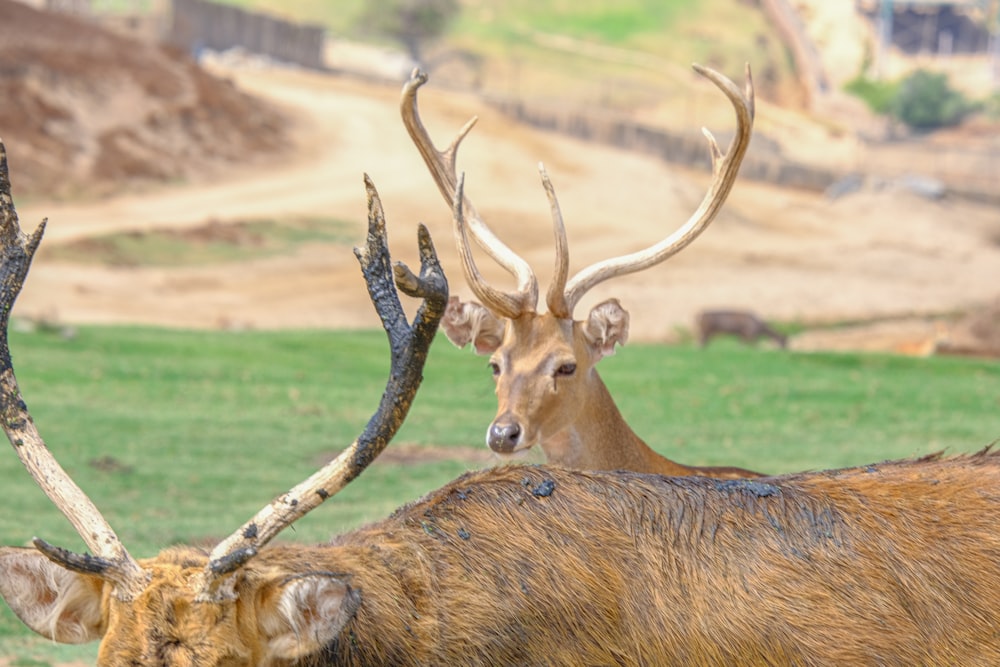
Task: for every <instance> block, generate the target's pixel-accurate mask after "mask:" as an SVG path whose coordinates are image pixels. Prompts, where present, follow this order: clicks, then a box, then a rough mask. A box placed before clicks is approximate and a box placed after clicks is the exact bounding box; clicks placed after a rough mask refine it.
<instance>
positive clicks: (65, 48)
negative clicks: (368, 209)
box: [0, 0, 286, 197]
mask: <svg viewBox="0 0 1000 667" xmlns="http://www.w3.org/2000/svg"><path fill="white" fill-rule="evenodd" d="M0 17H2V18H0V63H3V66H2V67H0V99H2V100H3V104H2V105H0V137H3V138H4V139H5V140H6V141H7V143H8V146H7V148H8V152H9V154H10V158H11V160H13V161H14V163H15V164H16V165H17V166H16V167H15V169H16V174H15V177H16V178H17V182H18V187H19V191H20V192H21V193H27V194H44V195H45V196H48V197H54V196H68V195H73V196H80V195H84V196H93V195H100V194H104V193H107V192H111V191H121V190H122V189H125V188H129V187H134V186H136V185H141V184H145V183H149V182H154V181H158V182H162V181H165V180H191V179H196V178H202V177H207V176H211V175H215V174H218V173H219V172H220V171H221V170H223V169H225V168H227V167H229V166H231V165H232V164H233V163H235V162H242V161H245V160H247V159H248V158H251V157H254V156H258V157H259V156H261V155H263V154H273V153H275V152H280V151H281V150H283V149H284V148H286V143H285V132H284V127H283V126H284V119H283V117H282V115H281V114H280V113H279V112H278V111H277V110H276V109H275V108H274V107H272V106H271V105H268V104H263V103H261V102H260V101H259V100H255V99H252V98H250V97H249V96H247V95H246V94H244V93H242V92H240V91H239V90H237V89H236V88H235V87H234V86H232V85H231V84H229V83H228V82H226V81H224V80H222V79H217V78H215V77H212V76H210V75H208V74H207V73H206V72H205V71H204V70H202V69H201V68H199V67H197V66H196V65H195V63H194V62H193V61H192V60H191V59H190V58H188V57H187V56H186V55H184V54H182V53H178V52H174V51H171V50H169V49H165V48H161V47H157V46H155V45H152V44H147V43H143V42H139V41H136V40H133V39H129V38H127V37H123V36H120V35H118V34H115V33H113V32H110V31H107V30H103V29H101V28H99V27H97V26H96V25H94V24H93V23H89V22H86V21H83V20H80V19H77V18H75V17H72V16H69V15H65V14H57V13H52V12H42V11H38V10H35V9H33V8H31V7H28V6H27V5H25V4H23V3H20V2H15V1H14V0H0Z"/></svg>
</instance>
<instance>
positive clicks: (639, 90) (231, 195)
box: [0, 0, 1000, 353]
mask: <svg viewBox="0 0 1000 667" xmlns="http://www.w3.org/2000/svg"><path fill="white" fill-rule="evenodd" d="M998 4H1000V3H998V1H997V0H953V1H950V2H948V1H943V0H925V1H912V2H910V1H902V0H895V1H892V0H857V1H854V0H839V1H838V2H828V1H825V0H704V1H697V2H696V1H695V0H671V1H664V0H659V1H656V2H653V1H641V0H636V1H631V2H616V3H604V2H573V3H568V2H561V1H559V0H552V1H545V0H532V1H531V2H520V1H518V2H492V1H490V0H393V1H386V2H362V1H360V0H357V1H349V2H338V3H326V2H315V1H312V0H281V1H280V2H279V1H278V0H273V1H272V0H245V1H243V2H238V3H237V2H233V3H212V2H204V1H203V0H171V1H170V2H166V1H163V0H147V1H141V2H140V1H132V2H130V1H127V0H47V1H45V2H34V1H33V2H23V3H22V2H18V1H16V0H0V62H3V63H4V65H3V67H2V68H0V89H2V91H3V92H2V95H3V99H4V104H3V105H2V106H0V137H2V138H3V139H4V140H5V142H6V145H7V150H8V153H9V157H10V163H11V171H12V178H13V182H14V194H15V197H16V198H19V201H20V204H19V207H20V212H21V215H22V218H23V219H24V220H25V222H26V223H29V224H33V222H34V221H36V220H39V219H41V218H42V217H48V218H49V219H50V228H49V232H48V241H47V243H46V244H45V245H44V246H43V250H42V252H41V254H40V256H39V259H38V262H37V266H36V268H35V269H34V270H33V274H32V280H31V281H29V284H28V286H27V288H26V291H25V294H24V296H23V297H22V299H21V301H19V303H18V308H19V313H20V314H21V315H22V316H23V317H24V318H27V319H34V320H38V321H45V322H54V323H65V324H67V325H71V324H74V323H117V322H137V323H149V324H160V325H168V326H180V327H210V328H275V327H288V326H291V327H303V326H305V327H311V326H323V327H368V326H375V325H376V320H375V319H374V316H373V314H372V313H371V312H370V310H371V309H370V305H369V304H368V299H367V295H366V293H365V291H364V288H363V285H362V284H361V281H360V280H358V278H357V275H356V271H357V269H356V267H355V265H354V259H353V257H351V256H350V253H349V252H348V251H347V249H346V248H347V247H349V246H351V245H354V244H355V243H356V242H357V241H358V240H359V239H360V238H361V237H360V235H361V232H362V230H363V225H364V220H365V208H364V198H363V190H362V187H361V175H362V173H363V172H368V173H370V174H371V176H372V177H373V179H374V180H375V183H376V185H377V186H378V187H379V188H380V189H381V191H382V194H383V200H384V203H385V205H386V209H387V214H388V218H389V223H390V229H391V234H392V240H393V243H394V247H395V246H397V245H398V246H399V253H401V254H402V255H403V256H404V258H405V253H406V252H407V251H408V250H407V249H409V248H411V247H412V244H411V242H410V236H411V235H412V230H413V227H414V225H415V224H416V223H417V222H418V221H423V222H426V223H428V224H429V225H430V227H431V231H432V233H433V234H434V235H435V237H436V238H437V239H438V245H439V247H440V250H441V253H442V255H443V256H444V261H445V267H446V269H447V270H449V272H450V275H451V276H452V278H453V282H454V283H455V284H456V287H457V288H458V289H457V290H456V291H458V292H462V290H463V289H464V285H461V283H460V280H459V279H460V273H459V271H458V264H457V261H456V258H455V255H454V252H453V249H452V247H451V246H452V243H451V240H450V215H449V210H448V208H447V207H446V206H445V204H444V202H443V201H442V200H441V199H440V198H439V195H438V194H437V192H436V189H435V187H434V185H433V183H432V181H431V179H430V178H429V176H428V175H427V173H426V170H425V168H424V166H423V164H422V162H421V161H420V159H419V157H418V155H417V152H416V150H415V149H414V148H413V146H412V145H411V143H410V141H409V139H408V137H407V135H406V133H405V131H404V130H403V126H402V123H401V122H400V120H399V114H398V97H399V90H400V87H401V84H402V83H403V82H404V81H405V80H406V78H407V77H408V75H409V72H410V71H411V69H412V68H413V67H415V66H419V67H421V68H423V69H425V70H426V71H428V72H429V75H430V83H429V84H428V85H427V86H425V87H424V88H423V89H422V90H421V94H420V95H421V97H420V100H421V110H422V111H423V117H424V120H425V123H426V124H427V126H428V127H429V129H430V131H431V134H432V135H433V137H434V139H435V141H436V142H437V144H438V146H441V147H443V146H446V145H447V144H448V143H449V142H450V141H451V139H452V137H453V136H454V134H455V133H456V132H457V130H458V129H459V128H460V127H461V125H462V124H463V123H464V122H465V121H466V120H467V119H468V118H470V117H472V116H479V119H480V120H479V123H478V125H477V127H476V128H475V129H474V130H473V131H472V134H471V136H470V137H469V138H468V139H467V140H466V141H465V143H464V145H463V149H462V151H461V152H460V154H459V161H458V169H459V171H460V172H461V171H464V172H466V173H467V189H468V192H469V193H470V194H471V196H472V199H473V201H474V202H476V204H477V207H478V208H479V210H480V212H481V213H482V214H483V217H484V218H485V219H486V221H487V222H488V223H489V224H491V225H492V227H493V228H494V230H495V231H496V232H497V233H498V234H499V235H500V236H501V238H503V239H504V240H505V241H507V243H508V244H509V245H511V246H512V247H513V248H514V249H515V250H516V251H518V252H519V253H521V254H522V255H524V256H525V257H526V258H527V259H528V260H529V262H531V264H532V266H533V267H535V271H536V273H537V274H538V275H539V277H540V279H541V280H542V281H543V284H544V281H545V280H547V277H548V274H549V272H550V268H549V267H550V266H551V263H552V244H551V231H550V222H549V216H548V207H547V205H546V202H545V199H544V194H543V191H542V189H541V187H540V185H539V183H538V176H537V171H536V164H537V163H538V162H539V161H541V162H544V163H545V164H546V166H547V168H548V171H549V173H550V175H551V176H552V178H553V181H554V183H555V186H556V190H557V192H558V194H559V196H560V202H561V204H562V208H563V213H564V217H565V220H566V225H567V228H568V233H569V241H570V253H571V262H572V266H571V269H572V270H575V269H578V268H580V267H582V266H584V265H585V264H589V263H591V262H594V261H598V260H600V259H604V258H605V257H608V256H612V255H619V254H624V253H626V252H631V251H633V250H636V249H638V248H641V247H643V246H645V245H648V244H651V243H654V242H656V241H657V240H659V239H661V238H662V237H664V236H665V235H666V234H668V233H669V232H671V231H673V229H675V228H676V227H677V226H679V225H680V224H681V223H682V222H683V221H684V220H686V219H687V217H688V216H689V215H690V214H691V213H692V212H693V211H694V209H695V208H696V207H697V205H698V202H699V201H700V199H701V197H702V195H703V193H704V191H705V188H706V187H707V184H708V175H707V174H708V171H707V169H708V166H707V165H708V157H709V152H708V147H707V144H706V142H705V140H704V138H703V137H702V136H701V134H700V129H701V127H702V126H705V127H707V128H709V129H710V130H711V131H712V132H713V133H714V134H715V135H716V136H717V138H718V139H719V142H720V144H721V145H725V144H726V143H727V142H728V141H729V138H730V137H731V135H732V128H733V114H732V109H731V108H730V106H729V103H728V102H727V101H726V99H725V98H724V97H723V96H722V95H721V94H720V93H719V92H718V91H717V90H716V89H715V88H714V87H713V86H711V84H709V83H707V82H705V81H703V80H701V79H700V77H698V76H697V75H696V74H695V73H694V72H693V71H692V70H691V69H690V67H689V65H690V63H692V62H698V63H701V64H704V65H708V66H710V67H713V68H715V69H717V70H719V71H720V72H722V73H724V74H725V75H727V76H728V77H730V78H732V79H733V80H735V81H737V82H739V81H740V80H741V79H742V77H743V68H744V64H745V63H749V64H750V66H751V67H752V70H753V76H754V84H755V89H756V93H757V117H756V124H755V129H754V139H753V144H752V146H751V148H750V151H749V153H748V155H747V157H746V160H745V162H744V165H743V167H742V171H741V177H740V180H739V182H738V183H737V185H736V187H735V188H734V191H733V193H732V195H731V196H730V198H729V202H728V204H727V206H726V207H725V209H724V210H723V212H722V214H721V215H720V216H719V218H718V220H717V222H715V223H714V226H713V228H711V229H710V230H709V231H708V232H706V233H705V234H704V236H703V237H702V238H701V239H699V241H697V242H696V243H695V244H694V245H693V246H692V247H691V248H689V249H687V250H686V251H685V252H683V253H681V254H680V255H679V256H678V257H676V258H674V259H672V260H671V261H670V262H668V264H667V265H666V266H661V267H658V268H656V269H651V270H648V271H646V272H644V273H641V274H638V275H635V276H630V277H626V278H621V279H618V280H615V281H611V283H610V284H608V285H602V286H601V287H599V288H598V289H596V290H594V292H593V294H590V295H588V298H589V299H590V301H591V302H596V301H597V300H600V299H603V298H606V297H608V296H618V297H620V298H621V299H622V300H623V302H624V303H625V305H626V307H627V308H629V309H630V310H631V311H632V312H633V324H632V327H633V337H634V338H638V339H641V340H648V341H670V340H673V339H676V338H677V337H678V336H683V335H685V331H687V330H689V329H690V327H691V322H692V318H693V317H694V314H695V313H696V312H697V311H698V310H700V309H702V308H709V307H723V306H724V307H739V308H746V309H751V310H753V311H755V312H757V313H758V314H760V315H761V316H763V317H766V318H768V319H777V320H781V321H785V322H795V323H796V324H797V326H798V327H799V329H800V331H799V332H798V335H796V336H794V338H793V340H792V346H793V347H799V348H802V349H819V348H838V347H846V348H859V347H860V348H864V349H869V348H870V349H889V350H893V349H895V350H897V351H904V352H906V351H911V352H912V351H916V352H917V353H924V352H926V351H928V350H931V349H934V348H935V347H937V348H941V347H942V345H941V343H942V342H945V343H946V344H947V345H950V346H951V347H952V348H961V349H966V348H969V347H970V346H978V348H979V349H980V350H987V349H989V350H994V351H995V349H997V348H998V347H1000V343H998V336H1000V334H997V321H998V320H1000V316H998V315H997V312H996V311H997V308H998V306H997V301H996V300H997V297H998V293H1000V288H998V285H1000V261H998V260H1000V185H998V179H1000V131H998V129H1000V92H998V91H1000V39H998V25H1000V23H998V21H1000V18H998ZM402 241H405V242H406V243H405V245H403V244H402ZM340 248H344V249H340ZM484 264H485V263H484ZM484 270H485V271H486V272H487V274H488V275H489V276H491V277H495V278H496V280H497V281H498V282H501V283H503V281H504V280H505V277H504V276H503V275H502V274H495V273H493V269H492V267H490V266H489V265H488V264H485V266H484ZM586 306H587V304H586V303H585V304H583V305H582V306H581V311H580V312H584V311H583V310H582V308H584V307H586ZM578 316H579V314H578ZM834 324H835V325H837V326H831V325H834ZM845 325H849V326H845Z"/></svg>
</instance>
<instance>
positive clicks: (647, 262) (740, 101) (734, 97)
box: [564, 63, 754, 317]
mask: <svg viewBox="0 0 1000 667" xmlns="http://www.w3.org/2000/svg"><path fill="white" fill-rule="evenodd" d="M693 67H694V71H696V72H698V74H701V75H702V76H703V77H705V78H706V79H708V80H709V81H711V82H712V83H714V84H715V85H716V87H717V88H718V89H719V90H721V91H722V92H723V93H724V94H725V96H726V97H728V98H729V101H730V102H731V103H732V105H733V108H734V109H735V111H736V132H735V134H734V135H733V139H732V141H731V142H730V143H729V148H728V150H727V151H726V153H725V154H723V153H722V151H720V150H719V145H718V144H717V143H716V142H715V137H713V136H712V133H711V132H709V131H708V129H707V128H702V130H701V131H702V133H703V134H704V135H705V137H706V138H707V139H708V147H709V150H710V152H711V154H712V184H711V185H710V186H709V188H708V192H706V193H705V197H704V198H703V199H702V200H701V205H700V206H699V207H698V209H697V210H696V211H695V212H694V214H692V215H691V217H690V218H688V221H687V222H686V223H684V225H683V226H681V227H680V228H679V229H678V230H677V231H675V232H674V233H673V234H671V235H670V236H668V237H667V238H665V239H663V240H662V241H660V242H659V243H657V244H656V245H653V246H650V247H649V248H646V249H645V250H640V251H637V252H634V253H631V254H629V255H623V256H621V257H615V258H613V259H606V260H604V261H602V262H598V263H596V264H592V265H591V266H589V267H587V268H585V269H583V270H582V271H580V272H579V273H577V274H576V275H575V276H573V278H572V279H571V280H570V281H569V283H568V284H567V285H566V288H565V290H564V292H565V295H566V296H565V305H566V308H567V309H568V310H567V313H568V314H567V317H568V316H570V315H571V314H572V312H573V308H574V306H576V304H577V302H578V301H579V300H580V297H582V296H583V295H584V294H585V293H586V292H587V291H588V290H590V289H591V288H592V287H594V286H595V285H597V284H598V283H601V282H604V281H605V280H608V279H609V278H614V277H616V276H622V275H625V274H628V273H634V272H636V271H642V270H643V269H645V268H648V267H650V266H653V265H655V264H659V263H660V262H662V261H664V260H666V259H667V258H669V257H671V256H673V255H674V254H676V253H677V252H679V251H680V250H682V249H683V248H685V247H686V246H687V245H688V244H689V243H691V242H692V241H694V240H695V239H696V238H697V237H698V235H699V234H701V233H702V232H703V231H704V230H705V228H706V227H708V225H709V223H711V222H712V220H713V219H714V218H715V216H716V214H717V213H718V212H719V210H720V209H721V208H722V204H723V203H725V201H726V197H728V196H729V191H730V190H732V188H733V183H735V182H736V175H737V174H738V173H739V170H740V163H742V162H743V156H744V155H745V154H746V152H747V148H748V147H749V146H750V135H751V132H752V130H753V117H754V94H753V77H752V76H751V74H750V64H749V63H747V65H746V70H745V76H744V84H743V90H742V91H741V90H740V89H739V88H738V87H737V86H736V84H734V83H733V82H732V81H730V80H729V79H727V78H726V77H724V76H723V75H721V74H719V73H718V72H716V71H715V70H711V69H709V68H707V67H702V66H701V65H697V64H696V65H693Z"/></svg>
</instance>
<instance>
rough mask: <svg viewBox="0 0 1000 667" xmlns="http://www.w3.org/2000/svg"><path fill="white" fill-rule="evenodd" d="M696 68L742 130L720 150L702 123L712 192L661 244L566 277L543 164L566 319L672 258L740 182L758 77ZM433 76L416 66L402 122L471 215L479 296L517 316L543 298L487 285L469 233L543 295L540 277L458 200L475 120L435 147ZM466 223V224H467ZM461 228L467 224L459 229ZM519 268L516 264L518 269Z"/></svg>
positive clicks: (467, 257) (462, 243)
mask: <svg viewBox="0 0 1000 667" xmlns="http://www.w3.org/2000/svg"><path fill="white" fill-rule="evenodd" d="M693 67H694V70H695V71H696V72H698V73H699V74H701V75H702V76H704V77H705V78H707V79H708V80H709V81H711V82H712V83H714V84H715V85H716V86H717V87H718V88H719V89H720V90H721V91H722V92H723V93H724V94H725V95H726V97H728V98H729V100H730V102H732V104H733V108H734V109H735V110H736V132H735V134H734V136H733V140H732V141H731V142H730V144H729V148H728V150H727V151H726V153H725V154H723V153H722V151H720V150H719V146H718V144H717V143H716V141H715V138H714V137H713V136H712V133H711V132H709V131H708V130H707V129H705V128H702V132H703V133H704V134H705V137H706V138H707V139H708V144H709V150H710V152H711V156H712V176H713V177H712V184H711V185H710V186H709V189H708V192H707V193H706V194H705V197H704V199H702V202H701V205H700V206H699V207H698V209H697V210H696V211H695V212H694V214H693V215H692V216H691V217H690V218H689V219H688V221H687V222H686V223H685V224H684V225H683V226H682V227H680V228H679V229H678V230H677V231H675V232H674V233H673V234H671V235H670V236H668V237H667V238H665V239H664V240H662V241H660V242H659V243H657V244H655V245H653V246H651V247H649V248H646V249H645V250H640V251H637V252H634V253H631V254H629V255H624V256H622V257H616V258H613V259H607V260H604V261H601V262H597V263H596V264H593V265H591V266H589V267H587V268H585V269H583V270H581V271H580V272H579V273H577V274H576V275H575V276H574V277H573V278H572V279H571V280H569V281H568V282H567V275H568V272H567V267H568V265H569V251H568V245H567V243H566V231H565V228H564V226H563V223H562V216H561V214H560V213H559V204H558V202H557V201H556V196H555V191H554V190H553V188H552V184H551V182H550V181H549V178H548V176H547V175H546V174H545V170H544V168H541V167H540V170H541V173H542V184H543V185H544V187H545V192H546V195H547V196H548V198H549V204H550V207H551V209H552V222H553V229H554V231H555V237H556V264H555V267H556V268H555V274H554V277H553V282H552V284H551V285H550V287H549V289H548V292H547V293H546V304H547V305H548V308H549V311H550V312H551V313H552V314H553V315H555V316H557V317H561V318H571V317H572V316H573V309H574V307H575V306H576V304H577V303H578V302H579V300H580V298H581V297H582V296H583V295H584V294H585V293H586V292H587V291H588V290H590V289H591V288H592V287H594V286H595V285H597V284H598V283H601V282H604V281H605V280H608V279H609V278H614V277H616V276H621V275H625V274H628V273H634V272H636V271H641V270H643V269H645V268H648V267H650V266H653V265H655V264H659V263H660V262H663V261H665V260H666V259H667V258H669V257H671V256H673V255H674V254H676V253H677V252H679V251H680V250H682V249H683V248H684V247H686V246H687V245H688V244H689V243H691V242H692V241H693V240H694V239H695V238H697V237H698V235H699V234H701V232H703V231H704V230H705V229H706V228H707V227H708V225H709V224H710V223H711V222H712V220H713V219H714V218H715V216H716V214H717V213H718V212H719V210H720V209H721V208H722V204H723V203H724V202H725V200H726V197H728V196H729V191H730V190H731V189H732V187H733V183H734V182H735V181H736V175H737V173H738V172H739V168H740V164H741V163H742V161H743V156H744V155H745V154H746V151H747V148H748V147H749V146H750V135H751V132H752V129H753V118H754V91H753V79H752V77H751V74H750V65H749V64H748V65H747V66H746V75H745V82H744V90H742V91H741V90H740V89H739V88H738V87H737V86H736V84H734V83H733V82H732V81H730V80H729V79H727V78H726V77H724V76H722V75H721V74H719V73H718V72H716V71H714V70H711V69H709V68H707V67H702V66H701V65H697V64H696V65H694V66H693ZM426 82H427V75H426V74H424V73H423V72H420V71H419V70H414V71H413V74H412V75H411V76H410V80H409V81H408V82H407V84H406V85H405V86H404V87H403V100H402V103H401V109H402V113H403V122H404V123H405V124H406V128H407V130H408V131H409V133H410V137H411V138H412V139H413V141H414V143H415V144H416V145H417V149H418V150H419V151H420V154H421V156H423V158H424V162H425V163H426V164H427V167H428V168H429V169H430V171H431V174H432V176H433V177H434V181H435V182H436V183H437V185H438V189H439V190H440V191H441V194H442V195H443V196H444V198H445V200H446V201H447V202H448V204H449V205H450V206H452V210H453V213H454V214H456V215H457V214H458V213H461V212H462V210H464V211H465V212H466V214H467V215H468V220H467V221H466V219H465V217H462V220H461V221H460V220H459V219H458V218H457V217H456V220H455V227H456V228H455V237H456V241H457V243H458V250H459V254H460V256H461V257H462V265H463V268H464V269H465V276H466V279H467V280H468V282H469V286H470V287H471V288H472V290H473V292H475V293H476V296H477V297H479V299H480V300H482V301H483V303H484V305H486V307H487V308H489V309H490V310H491V311H493V312H494V313H496V314H497V315H501V316H504V317H511V318H513V317H517V316H518V315H519V314H521V313H523V312H525V311H527V310H532V309H534V306H535V303H536V300H537V299H536V297H534V296H533V297H532V298H531V299H530V300H529V299H528V298H527V296H525V294H524V290H523V289H522V291H521V292H520V293H515V294H505V293H503V292H500V291H499V290H496V289H494V288H491V287H490V286H489V285H487V284H486V282H485V280H484V279H483V277H482V275H481V274H480V273H479V272H478V271H475V270H473V269H474V266H475V265H474V263H473V261H472V252H471V249H470V248H469V242H468V236H469V235H470V234H471V236H472V237H473V238H474V239H475V240H476V242H477V243H478V244H479V245H480V246H482V247H483V248H484V249H485V250H486V251H487V252H488V253H489V254H490V256H492V257H493V258H494V259H495V260H496V261H497V262H499V263H500V264H501V266H503V267H504V268H505V269H507V270H508V271H510V272H511V273H512V274H514V275H515V276H518V275H521V274H530V275H531V289H532V294H536V293H537V286H536V281H535V278H534V275H533V274H531V269H530V267H528V266H527V263H526V262H525V261H524V260H523V259H521V258H520V257H518V256H517V255H516V254H514V253H513V251H511V250H510V249H509V248H508V247H507V246H505V245H504V244H503V243H502V242H501V241H500V240H499V239H498V238H497V237H496V235H495V234H493V232H492V231H491V230H490V229H489V227H487V226H486V224H485V223H484V222H483V221H482V220H481V219H480V218H479V217H478V216H477V214H476V212H475V209H474V208H472V205H471V204H470V203H469V202H468V200H467V199H465V198H464V197H463V199H462V202H461V204H462V205H461V206H458V205H457V202H456V200H455V198H456V182H457V179H456V177H455V154H456V152H457V151H458V146H459V144H460V143H461V141H462V139H464V138H465V135H466V134H468V132H469V130H471V129H472V125H473V124H474V122H475V119H473V120H472V121H470V122H469V123H467V124H466V125H465V126H464V127H463V128H462V129H461V130H460V131H459V133H458V136H457V137H456V138H455V140H454V141H453V142H452V143H451V145H450V146H449V147H448V150H446V151H444V152H439V151H438V150H437V149H435V148H434V145H433V143H432V142H431V140H430V137H429V136H428V134H427V131H426V130H425V129H424V126H423V124H422V123H421V122H420V118H419V116H418V114H417V107H416V104H417V101H416V95H417V89H418V88H419V87H420V86H422V85H423V84H425V83H426ZM466 223H467V224H466ZM460 226H461V227H463V229H460ZM513 266H516V267H518V268H517V269H515V268H512V267H513Z"/></svg>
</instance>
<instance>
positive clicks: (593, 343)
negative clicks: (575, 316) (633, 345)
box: [583, 299, 628, 360]
mask: <svg viewBox="0 0 1000 667" xmlns="http://www.w3.org/2000/svg"><path fill="white" fill-rule="evenodd" d="M583 335H584V337H585V338H586V339H587V343H589V344H590V349H591V351H592V352H593V353H594V354H595V355H596V358H597V360H600V359H603V358H604V357H608V356H611V355H612V354H614V353H615V344H618V345H624V344H625V343H626V342H627V341H628V311H627V310H625V309H624V308H622V305H621V304H620V303H618V299H608V300H607V301H602V302H601V303H599V304H597V305H596V306H594V308H593V309H592V310H591V311H590V314H589V315H588V316H587V321H586V322H585V323H584V325H583Z"/></svg>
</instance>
